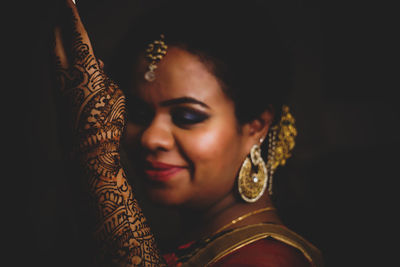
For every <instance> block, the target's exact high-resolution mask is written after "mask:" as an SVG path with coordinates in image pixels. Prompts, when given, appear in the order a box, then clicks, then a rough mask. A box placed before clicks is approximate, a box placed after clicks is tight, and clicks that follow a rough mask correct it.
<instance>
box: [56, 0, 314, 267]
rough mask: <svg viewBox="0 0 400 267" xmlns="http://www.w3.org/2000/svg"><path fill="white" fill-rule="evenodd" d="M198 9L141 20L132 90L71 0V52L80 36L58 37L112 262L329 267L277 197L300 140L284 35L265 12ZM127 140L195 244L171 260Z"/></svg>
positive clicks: (131, 41)
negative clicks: (108, 66)
mask: <svg viewBox="0 0 400 267" xmlns="http://www.w3.org/2000/svg"><path fill="white" fill-rule="evenodd" d="M186 2H187V1H184V2H182V1H179V2H176V3H175V1H174V2H172V1H168V2H167V3H166V6H162V7H161V8H160V9H157V10H152V11H151V12H150V15H145V16H144V17H141V18H139V20H138V21H136V23H135V25H136V26H137V27H136V28H135V29H134V31H133V32H132V33H130V34H129V35H128V38H127V39H125V40H124V41H123V45H122V46H121V48H120V49H118V52H119V53H120V55H119V56H118V55H117V56H116V62H117V64H116V66H117V67H116V68H113V69H112V70H111V73H112V75H113V77H114V78H115V79H116V80H117V81H118V83H120V84H121V85H122V88H124V93H122V91H121V90H120V89H119V87H118V86H117V85H116V83H115V82H113V81H111V80H110V79H109V78H108V76H107V75H106V73H105V72H104V70H103V69H102V67H101V65H99V63H98V61H97V60H95V59H96V58H95V56H94V52H93V50H92V48H91V45H90V41H89V38H88V37H87V34H86V32H85V31H84V28H83V25H82V24H81V22H80V20H79V16H78V13H77V10H76V7H75V6H74V5H73V4H72V3H71V2H68V5H69V7H70V8H71V9H72V16H71V17H72V22H73V23H72V26H73V31H72V33H73V34H72V40H73V42H72V51H73V53H72V54H68V53H66V52H65V50H64V47H68V43H66V42H65V39H67V38H62V37H63V36H64V35H67V34H68V33H69V32H68V30H65V29H63V28H61V29H60V28H56V31H55V33H56V35H55V36H56V47H55V48H56V49H55V54H56V63H57V70H58V72H57V77H58V78H59V81H60V84H59V87H60V89H61V91H62V92H63V93H64V95H66V99H67V100H68V101H69V103H70V107H71V110H72V113H73V114H74V116H73V118H74V120H73V125H75V129H76V130H75V132H76V140H77V144H76V145H77V146H76V151H77V152H78V153H77V154H76V155H77V158H79V159H80V162H81V164H82V166H83V167H84V170H85V171H86V175H87V177H88V184H89V189H90V190H89V191H90V194H91V196H92V198H93V203H94V206H95V207H97V211H96V214H95V215H96V218H97V222H98V223H97V229H96V231H95V236H96V238H97V240H98V242H99V244H100V247H101V248H102V249H101V255H102V259H103V260H102V261H103V262H104V264H106V265H107V264H111V263H112V264H114V265H120V266H138V265H140V266H160V265H164V264H167V265H168V266H242V264H243V263H244V262H246V266H322V260H321V256H320V253H319V251H318V249H316V248H315V247H314V246H313V245H312V244H310V243H309V242H307V241H306V240H305V239H304V238H302V237H301V236H299V235H297V234H296V233H294V232H292V231H291V230H289V229H288V228H287V227H285V226H284V225H283V224H282V222H281V220H280V219H279V217H278V215H277V213H276V211H275V208H274V204H273V201H272V199H271V195H272V193H273V192H272V188H273V180H272V177H273V173H274V171H275V169H276V168H277V166H278V165H283V164H284V163H285V160H286V159H287V158H288V157H289V156H290V151H291V149H292V148H293V146H294V137H295V136H296V128H295V127H294V119H293V117H292V115H291V114H290V112H289V108H288V107H287V106H283V108H282V105H283V103H284V102H283V101H284V97H285V95H286V94H287V91H288V89H289V87H290V64H289V61H288V59H287V58H288V52H287V50H286V49H285V47H284V45H283V44H282V42H281V39H280V36H279V34H278V32H277V30H276V29H275V26H274V25H273V24H272V23H271V22H270V21H268V20H267V19H264V17H265V14H266V13H265V12H266V11H265V10H264V9H262V6H259V5H257V4H256V3H253V4H250V3H249V4H248V5H246V9H244V8H243V7H242V6H240V5H237V4H234V3H231V2H225V1H212V2H209V1H202V2H201V3H198V4H197V5H195V6H190V5H188V4H187V3H186ZM191 4H193V3H191ZM228 6H229V12H227V7H228ZM222 14H223V15H224V16H223V18H224V19H223V20H221V15H222ZM244 16H245V17H244ZM70 19H71V18H70ZM63 34H64V35H63ZM265 37H267V41H265ZM69 57H72V58H69ZM125 97H126V98H125ZM125 100H126V101H127V110H128V111H127V112H126V109H125ZM281 110H282V112H281ZM127 113H128V114H129V115H128V116H127V117H126V114H127ZM123 133H124V134H123ZM122 142H123V145H124V147H125V150H126V151H127V153H128V155H129V157H130V158H131V159H132V161H131V163H132V165H133V166H134V167H135V169H136V171H137V172H136V173H137V174H138V175H139V176H140V177H141V178H142V179H143V180H144V181H145V185H146V186H145V190H146V193H147V195H148V196H149V198H150V199H151V200H152V201H154V202H155V203H158V204H161V205H165V206H169V207H174V208H176V209H177V210H178V211H179V212H180V214H181V217H182V221H183V223H182V225H183V228H182V229H181V230H182V231H181V234H180V235H181V239H182V240H181V242H182V244H183V245H182V246H180V247H179V248H177V250H176V251H174V252H172V253H166V254H165V255H164V259H163V258H162V257H161V256H160V254H159V252H158V249H157V247H156V242H155V240H154V237H153V235H152V233H151V231H150V229H149V227H148V226H147V224H146V220H145V218H144V216H143V214H142V212H141V211H140V208H139V206H138V203H137V201H136V199H135V198H134V196H133V193H132V189H131V187H130V186H129V185H128V183H127V179H126V176H125V172H124V170H123V168H122V166H121V164H120V150H119V148H120V144H121V143H122ZM164 261H166V262H164ZM99 263H100V261H99Z"/></svg>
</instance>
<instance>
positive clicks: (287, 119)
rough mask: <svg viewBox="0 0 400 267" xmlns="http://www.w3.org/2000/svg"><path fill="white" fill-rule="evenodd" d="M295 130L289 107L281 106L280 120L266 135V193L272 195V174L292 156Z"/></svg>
mask: <svg viewBox="0 0 400 267" xmlns="http://www.w3.org/2000/svg"><path fill="white" fill-rule="evenodd" d="M296 136H297V129H296V126H295V119H294V117H293V115H292V114H291V113H290V112H289V107H288V106H286V105H283V106H282V115H281V120H280V121H279V124H278V125H275V126H273V127H271V130H270V131H269V133H268V157H267V160H268V161H267V169H268V177H269V181H268V192H269V194H270V195H272V184H273V180H272V179H273V174H274V172H275V170H276V168H278V166H279V165H281V166H283V165H285V164H286V160H287V159H288V158H290V157H291V156H292V154H291V153H290V152H291V150H292V149H293V148H294V146H295V141H294V139H295V137H296Z"/></svg>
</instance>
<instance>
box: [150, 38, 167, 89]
mask: <svg viewBox="0 0 400 267" xmlns="http://www.w3.org/2000/svg"><path fill="white" fill-rule="evenodd" d="M167 49H168V46H167V45H166V44H165V42H164V34H161V35H160V39H159V40H155V41H153V42H152V43H150V44H149V45H148V46H147V49H146V55H145V57H146V59H147V60H148V61H149V62H150V64H149V67H148V68H149V70H148V71H147V72H146V73H145V74H144V78H145V79H146V80H147V81H149V82H152V81H154V80H155V79H156V74H155V72H154V71H155V69H157V65H156V64H157V63H158V62H160V60H161V59H162V58H163V57H164V56H165V55H166V54H167Z"/></svg>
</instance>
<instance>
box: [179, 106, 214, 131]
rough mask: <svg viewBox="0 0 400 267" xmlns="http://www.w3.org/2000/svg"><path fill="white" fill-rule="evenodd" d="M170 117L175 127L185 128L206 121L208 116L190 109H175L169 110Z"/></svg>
mask: <svg viewBox="0 0 400 267" xmlns="http://www.w3.org/2000/svg"><path fill="white" fill-rule="evenodd" d="M171 117H172V121H173V123H174V124H175V125H177V126H179V127H182V128H187V127H190V126H193V125H195V124H198V123H201V122H203V121H205V120H207V119H208V118H209V117H210V116H209V115H208V114H206V113H204V112H203V111H199V110H195V109H192V108H188V107H176V108H173V109H172V110H171Z"/></svg>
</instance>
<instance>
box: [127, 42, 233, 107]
mask: <svg viewBox="0 0 400 267" xmlns="http://www.w3.org/2000/svg"><path fill="white" fill-rule="evenodd" d="M149 64H150V62H149V61H147V60H146V59H145V58H144V57H143V56H142V57H141V59H140V62H139V64H138V69H137V70H136V71H137V75H138V76H137V82H136V86H134V88H133V90H134V91H135V92H134V94H135V95H138V96H139V97H141V98H144V99H145V100H149V101H151V102H154V101H156V102H160V101H165V100H167V99H171V98H181V97H191V98H195V99H198V100H199V101H203V102H204V101H207V102H210V101H211V102H214V101H221V100H222V99H224V98H226V96H225V93H224V92H223V91H222V89H221V86H220V83H219V81H218V78H217V77H216V76H215V75H214V74H213V73H211V71H210V70H209V68H208V67H207V66H206V65H205V64H204V63H203V62H202V61H201V60H200V58H199V57H198V56H196V55H194V54H191V53H190V52H187V51H186V50H183V49H181V48H177V47H170V48H168V51H167V54H166V56H165V57H164V58H163V59H162V60H161V61H160V62H159V63H158V64H157V69H156V70H155V76H156V77H155V80H154V81H148V80H146V79H145V78H144V75H145V73H146V71H147V70H148V67H149Z"/></svg>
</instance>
